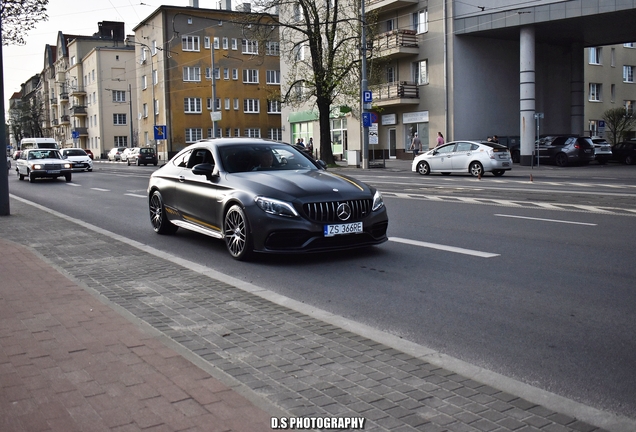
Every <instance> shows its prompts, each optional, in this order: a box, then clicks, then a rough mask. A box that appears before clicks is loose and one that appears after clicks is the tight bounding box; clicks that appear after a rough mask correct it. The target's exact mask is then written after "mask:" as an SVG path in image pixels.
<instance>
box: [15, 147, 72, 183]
mask: <svg viewBox="0 0 636 432" xmlns="http://www.w3.org/2000/svg"><path fill="white" fill-rule="evenodd" d="M15 164H16V168H15V171H16V173H17V174H18V178H19V179H20V180H24V178H25V177H28V178H29V181H30V182H34V181H35V179H38V178H53V179H56V178H58V177H64V178H65V179H66V181H67V182H70V181H71V178H72V175H73V168H72V167H71V166H72V163H71V162H69V161H67V160H66V159H63V158H62V155H61V154H60V152H59V150H55V149H29V150H24V151H23V152H21V153H20V157H19V158H18V159H17V160H16V162H15Z"/></svg>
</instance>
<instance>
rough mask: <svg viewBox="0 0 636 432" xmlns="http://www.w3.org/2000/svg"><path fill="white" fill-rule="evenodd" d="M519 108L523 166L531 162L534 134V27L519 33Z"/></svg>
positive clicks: (521, 161)
mask: <svg viewBox="0 0 636 432" xmlns="http://www.w3.org/2000/svg"><path fill="white" fill-rule="evenodd" d="M519 48H520V52H519V59H520V64H519V92H520V96H519V109H520V121H521V124H520V130H521V133H520V137H521V158H520V161H519V162H520V163H521V165H524V166H530V165H531V164H532V152H533V151H534V140H535V138H534V135H535V119H534V113H535V56H534V52H535V37H534V27H522V28H521V31H520V35H519Z"/></svg>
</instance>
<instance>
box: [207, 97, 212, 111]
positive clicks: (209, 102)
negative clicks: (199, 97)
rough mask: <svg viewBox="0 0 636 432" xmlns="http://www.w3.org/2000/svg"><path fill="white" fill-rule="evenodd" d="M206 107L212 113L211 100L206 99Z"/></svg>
mask: <svg viewBox="0 0 636 432" xmlns="http://www.w3.org/2000/svg"><path fill="white" fill-rule="evenodd" d="M206 106H207V107H208V109H209V110H210V111H212V98H207V99H206Z"/></svg>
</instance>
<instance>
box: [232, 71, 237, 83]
mask: <svg viewBox="0 0 636 432" xmlns="http://www.w3.org/2000/svg"><path fill="white" fill-rule="evenodd" d="M232 79H233V80H237V79H238V69H232Z"/></svg>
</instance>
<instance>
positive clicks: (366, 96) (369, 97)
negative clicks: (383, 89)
mask: <svg viewBox="0 0 636 432" xmlns="http://www.w3.org/2000/svg"><path fill="white" fill-rule="evenodd" d="M362 101H363V102H364V103H371V102H373V94H372V93H371V90H365V91H364V92H363V93H362Z"/></svg>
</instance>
